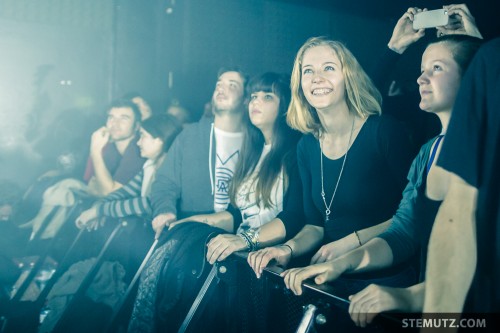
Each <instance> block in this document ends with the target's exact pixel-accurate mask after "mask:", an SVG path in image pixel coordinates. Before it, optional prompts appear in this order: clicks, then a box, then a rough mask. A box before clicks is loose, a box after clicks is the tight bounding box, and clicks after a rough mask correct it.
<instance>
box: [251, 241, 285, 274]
mask: <svg viewBox="0 0 500 333" xmlns="http://www.w3.org/2000/svg"><path fill="white" fill-rule="evenodd" d="M291 259H292V256H291V249H290V248H289V247H288V246H285V245H276V246H271V247H266V248H264V249H262V250H259V251H255V252H250V253H249V254H248V258H247V261H248V264H249V265H250V267H252V269H253V271H254V272H255V275H256V276H257V278H258V279H260V277H261V276H262V271H263V270H264V268H266V267H267V265H268V264H269V263H270V262H271V261H273V260H274V261H275V262H276V264H277V265H279V266H282V267H286V266H287V265H288V263H289V262H290V260H291Z"/></svg>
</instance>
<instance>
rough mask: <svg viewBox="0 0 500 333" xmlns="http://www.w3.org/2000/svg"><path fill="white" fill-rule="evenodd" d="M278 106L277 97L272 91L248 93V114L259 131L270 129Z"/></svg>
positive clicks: (276, 115)
mask: <svg viewBox="0 0 500 333" xmlns="http://www.w3.org/2000/svg"><path fill="white" fill-rule="evenodd" d="M279 106H280V99H279V97H278V96H277V95H276V94H274V93H272V92H263V91H257V92H254V93H252V94H251V95H250V103H248V116H249V117H250V121H251V122H252V124H253V125H254V126H255V127H257V128H258V129H260V130H261V131H265V130H272V128H273V126H274V123H275V121H276V118H277V117H278V110H279Z"/></svg>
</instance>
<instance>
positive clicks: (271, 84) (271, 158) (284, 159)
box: [229, 72, 300, 208]
mask: <svg viewBox="0 0 500 333" xmlns="http://www.w3.org/2000/svg"><path fill="white" fill-rule="evenodd" d="M289 82H290V81H289V79H288V78H287V77H286V76H284V75H281V74H277V73H272V72H268V73H265V74H262V75H260V76H257V77H255V78H253V79H252V80H251V81H250V83H249V85H248V87H247V94H246V95H247V96H248V97H250V96H251V94H253V93H256V92H271V93H274V94H275V95H276V96H278V98H279V109H278V116H277V118H276V121H275V123H274V127H273V139H272V145H271V150H270V151H269V153H268V154H267V156H266V157H265V158H264V160H263V161H262V165H261V168H260V170H259V172H258V175H257V179H256V182H257V183H256V197H257V203H260V202H261V200H262V202H263V204H264V207H266V208H269V207H271V206H272V205H273V204H276V203H273V202H272V200H271V191H272V188H273V186H274V184H275V182H276V181H277V180H278V177H279V176H280V173H281V170H282V169H283V175H284V182H283V188H284V191H285V192H286V189H287V188H288V176H289V175H290V170H291V168H293V167H295V164H296V153H295V149H296V146H297V142H298V140H299V138H300V133H299V132H297V131H295V130H293V129H291V128H290V127H289V126H288V125H287V123H286V111H287V109H288V105H289V103H290V83H289ZM247 106H248V101H247ZM244 122H245V124H246V126H245V127H246V129H245V137H244V140H243V145H242V147H241V155H240V158H239V159H238V164H237V166H236V170H235V173H234V176H233V179H232V181H231V186H230V188H229V195H230V198H231V203H232V204H233V205H234V204H235V201H236V194H237V192H238V188H239V187H240V185H241V184H242V182H243V181H245V179H246V178H247V177H249V176H251V175H252V173H253V172H254V170H255V167H256V166H257V163H258V162H259V159H260V156H261V154H262V151H263V149H264V144H265V140H264V135H263V134H262V132H261V131H260V130H259V129H258V128H257V127H255V126H254V125H253V124H252V123H251V122H250V118H249V116H248V108H247V110H246V112H245V114H244Z"/></svg>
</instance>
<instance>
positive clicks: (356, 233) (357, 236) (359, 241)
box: [354, 230, 363, 246]
mask: <svg viewBox="0 0 500 333" xmlns="http://www.w3.org/2000/svg"><path fill="white" fill-rule="evenodd" d="M354 234H355V235H356V238H357V239H358V243H359V246H361V245H363V244H361V239H360V238H359V235H358V232H357V231H356V230H354Z"/></svg>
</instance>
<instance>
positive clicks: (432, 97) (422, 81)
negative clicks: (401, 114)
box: [417, 43, 461, 113]
mask: <svg viewBox="0 0 500 333" xmlns="http://www.w3.org/2000/svg"><path fill="white" fill-rule="evenodd" d="M421 71H422V74H421V75H420V77H419V78H418V79H417V83H418V85H419V87H420V88H419V91H420V98H421V100H420V104H419V106H420V108H421V109H422V110H424V111H428V112H432V113H438V112H443V111H448V112H451V109H452V108H453V103H454V102H455V97H456V96H457V92H458V88H459V86H460V79H461V75H460V69H459V66H458V64H457V63H456V62H455V60H454V59H453V55H452V54H451V52H450V51H449V49H448V48H447V47H446V44H445V43H436V44H431V45H429V46H428V47H427V49H426V50H425V52H424V54H423V55H422V65H421Z"/></svg>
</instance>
